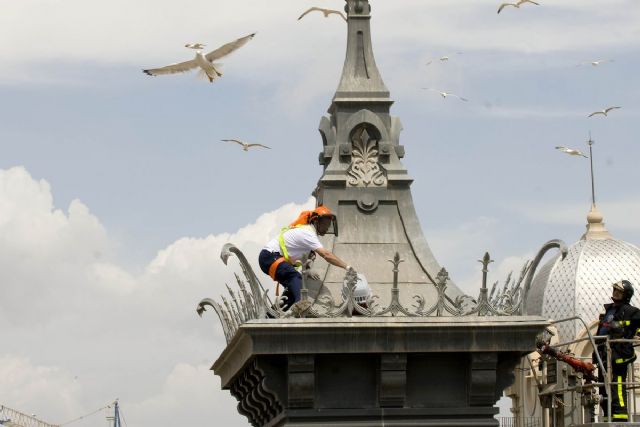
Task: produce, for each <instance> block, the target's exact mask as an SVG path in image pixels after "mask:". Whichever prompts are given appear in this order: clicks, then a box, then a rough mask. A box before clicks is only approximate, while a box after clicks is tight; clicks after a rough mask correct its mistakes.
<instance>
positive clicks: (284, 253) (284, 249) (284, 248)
mask: <svg viewBox="0 0 640 427" xmlns="http://www.w3.org/2000/svg"><path fill="white" fill-rule="evenodd" d="M289 230H291V228H289V227H284V228H283V229H282V230H280V236H279V237H278V243H280V252H281V253H282V256H283V257H284V259H285V260H287V262H288V263H291V261H289V252H287V246H286V245H285V244H284V233H285V232H287V231H289Z"/></svg>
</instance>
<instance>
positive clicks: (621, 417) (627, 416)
mask: <svg viewBox="0 0 640 427" xmlns="http://www.w3.org/2000/svg"><path fill="white" fill-rule="evenodd" d="M616 418H617V419H620V420H628V419H629V415H627V414H613V419H616ZM605 421H606V420H605Z"/></svg>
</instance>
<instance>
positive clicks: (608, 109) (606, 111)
mask: <svg viewBox="0 0 640 427" xmlns="http://www.w3.org/2000/svg"><path fill="white" fill-rule="evenodd" d="M619 108H622V107H609V108H605V109H604V112H605V113H608V112H609V111H611V110H617V109H619Z"/></svg>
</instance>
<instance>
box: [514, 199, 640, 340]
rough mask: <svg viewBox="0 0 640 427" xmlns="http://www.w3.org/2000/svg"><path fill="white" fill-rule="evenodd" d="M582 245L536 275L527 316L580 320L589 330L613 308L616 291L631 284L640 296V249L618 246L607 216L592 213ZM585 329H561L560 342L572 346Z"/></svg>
mask: <svg viewBox="0 0 640 427" xmlns="http://www.w3.org/2000/svg"><path fill="white" fill-rule="evenodd" d="M587 219H588V221H589V224H588V225H587V232H586V233H585V235H584V236H582V239H581V240H579V241H578V242H577V243H574V244H573V245H571V246H570V247H569V248H568V249H569V252H568V254H567V256H566V258H565V259H564V260H560V255H556V256H555V257H554V258H553V259H551V260H550V261H549V262H547V263H546V264H545V265H544V266H543V267H542V268H541V269H540V271H539V272H538V273H537V274H536V276H535V278H534V280H533V283H532V285H531V290H530V292H529V295H528V297H527V301H526V303H525V304H526V312H527V314H536V315H542V316H544V317H547V318H549V319H553V320H560V319H565V318H568V317H573V316H580V317H581V318H582V319H583V320H584V321H585V322H586V323H587V324H589V323H590V322H592V321H594V320H597V319H598V315H599V314H600V313H601V312H602V311H603V307H602V306H603V304H606V303H608V302H611V285H612V284H613V283H615V282H617V281H619V280H622V279H626V280H629V281H630V282H631V283H632V284H633V286H634V289H635V291H636V294H635V296H634V297H633V299H632V301H631V303H632V304H633V305H635V306H637V305H638V304H637V302H638V300H639V297H638V293H640V249H639V248H638V247H637V246H635V245H632V244H630V243H627V242H623V241H622V240H617V239H614V238H613V237H611V235H610V234H609V233H608V232H607V231H606V229H605V228H604V224H603V223H602V215H600V214H599V212H598V211H597V209H596V208H595V207H592V209H591V212H590V213H589V216H588V217H587ZM582 329H583V325H582V323H580V322H578V321H576V322H565V323H561V324H559V325H558V331H559V335H560V337H559V338H560V341H561V342H566V341H571V340H573V339H574V338H575V337H576V335H577V334H578V333H579V332H580V331H581V330H582Z"/></svg>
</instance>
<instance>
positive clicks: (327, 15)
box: [298, 7, 347, 22]
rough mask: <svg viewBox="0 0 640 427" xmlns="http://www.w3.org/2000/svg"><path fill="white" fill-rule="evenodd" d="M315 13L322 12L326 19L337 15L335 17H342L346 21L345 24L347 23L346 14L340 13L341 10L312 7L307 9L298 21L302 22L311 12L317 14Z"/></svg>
mask: <svg viewBox="0 0 640 427" xmlns="http://www.w3.org/2000/svg"><path fill="white" fill-rule="evenodd" d="M315 11H318V12H322V13H323V14H324V17H325V18H328V17H329V15H331V14H335V15H340V16H341V17H342V19H344V20H345V22H346V21H347V17H346V16H344V13H342V12H340V11H339V10H334V9H324V8H322V7H311V8H309V9H307V10H306V11H305V12H304V13H303V14H302V15H300V17H299V18H298V21H299V20H301V19H302V18H304V16H305V15H306V14H308V13H311V12H315Z"/></svg>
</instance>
